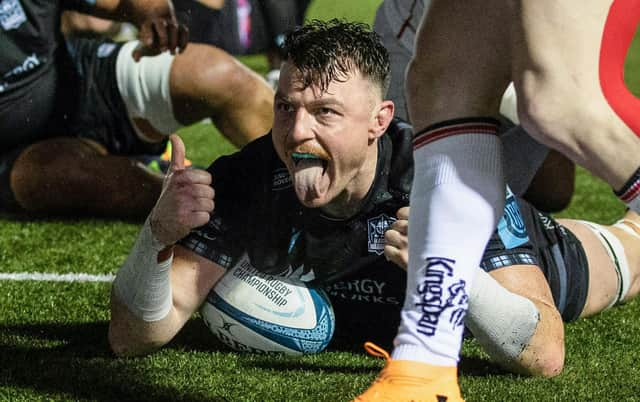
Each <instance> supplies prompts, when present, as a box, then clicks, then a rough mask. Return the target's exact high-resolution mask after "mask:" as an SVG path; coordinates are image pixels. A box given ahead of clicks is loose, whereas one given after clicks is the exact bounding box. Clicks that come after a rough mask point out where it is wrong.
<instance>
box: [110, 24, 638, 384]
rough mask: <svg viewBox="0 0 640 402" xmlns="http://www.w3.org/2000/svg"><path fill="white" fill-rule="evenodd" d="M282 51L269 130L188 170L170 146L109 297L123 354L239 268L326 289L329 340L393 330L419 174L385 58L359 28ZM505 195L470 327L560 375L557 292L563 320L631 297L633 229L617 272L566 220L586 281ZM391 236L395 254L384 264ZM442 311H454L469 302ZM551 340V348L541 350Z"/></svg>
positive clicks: (186, 312)
mask: <svg viewBox="0 0 640 402" xmlns="http://www.w3.org/2000/svg"><path fill="white" fill-rule="evenodd" d="M285 51H286V52H287V53H286V54H287V59H286V60H287V61H286V62H285V63H284V65H283V68H282V74H281V79H280V81H279V86H278V90H277V93H276V97H275V102H274V108H275V118H274V124H273V129H272V132H271V133H270V134H269V135H267V136H264V137H262V138H260V139H258V140H256V141H254V142H252V143H250V144H249V145H247V146H246V147H244V148H243V149H242V150H241V151H239V152H238V153H236V154H234V155H231V156H227V157H222V158H219V159H218V160H216V161H215V162H214V163H213V164H212V165H211V166H210V167H209V168H208V169H207V171H203V170H198V169H191V170H185V169H184V166H183V163H182V161H183V159H184V146H183V144H182V142H181V140H180V139H179V137H177V136H172V137H171V141H172V144H173V147H172V162H171V167H170V170H169V174H168V176H167V177H166V179H165V185H164V191H163V193H162V194H161V196H160V198H159V199H158V202H157V204H156V206H155V207H154V209H153V211H152V213H151V214H150V216H149V218H148V219H147V222H146V223H145V225H144V226H143V228H142V230H141V233H140V235H139V237H138V239H137V240H136V243H135V245H134V247H133V249H132V251H131V253H130V255H129V257H128V258H127V260H126V262H125V263H124V265H123V267H122V268H121V269H120V270H119V271H118V273H117V277H116V280H115V282H114V285H113V289H112V295H111V321H110V326H109V341H110V345H111V347H112V349H113V351H114V352H115V353H116V354H117V355H119V356H132V355H141V354H146V353H150V352H153V351H155V350H157V349H158V348H159V347H161V346H162V345H164V344H166V343H167V342H169V341H170V340H171V339H172V338H173V337H174V336H175V335H176V334H177V333H178V331H180V329H181V328H182V327H183V325H184V324H185V323H186V322H187V320H189V319H190V318H191V317H192V315H193V314H194V312H196V311H197V310H198V309H199V308H200V306H201V305H202V303H203V302H204V301H205V299H206V297H207V294H208V293H209V291H210V290H211V289H212V288H213V286H214V285H215V284H216V283H217V282H218V280H219V279H220V278H221V277H222V275H223V274H224V273H225V270H226V269H229V268H230V267H233V266H235V265H237V264H240V263H246V262H247V261H249V262H250V263H251V264H252V265H253V266H255V267H256V268H257V269H258V270H260V271H263V272H268V273H270V274H274V275H281V276H283V277H284V276H286V277H289V278H297V279H301V280H304V281H306V282H311V283H312V284H314V285H317V286H323V287H324V288H325V289H326V290H327V293H328V294H329V296H330V300H331V302H332V304H333V308H334V311H335V314H336V339H339V338H349V339H350V340H351V342H354V341H356V340H357V341H358V342H359V341H364V340H374V341H376V342H389V340H390V339H391V338H392V337H393V336H394V334H395V332H396V330H397V324H398V321H399V310H400V308H401V305H402V300H403V298H404V294H405V287H406V273H405V271H404V270H402V269H400V268H398V266H397V265H396V263H397V264H398V265H400V266H405V265H406V264H405V263H406V257H403V255H406V254H405V246H404V245H405V244H406V242H405V237H406V235H405V234H406V226H407V225H406V213H407V210H406V209H402V208H404V207H407V206H408V196H409V190H410V186H411V179H412V174H413V165H412V158H411V127H410V126H409V125H407V124H406V123H403V122H402V121H400V120H397V119H396V120H394V119H392V116H393V110H394V106H393V103H392V102H390V101H386V100H384V93H385V90H386V88H385V86H386V83H387V82H388V72H389V67H388V64H389V62H388V58H387V54H386V50H385V49H384V47H383V46H382V45H381V44H380V42H379V40H378V38H377V37H376V36H374V35H373V34H371V32H370V31H368V30H367V29H365V28H364V27H363V26H362V25H360V24H355V23H341V22H337V21H332V22H328V23H320V22H314V23H310V24H308V25H306V26H305V27H302V28H300V29H299V30H296V31H294V32H293V33H291V34H290V35H289V36H288V37H287V39H286V41H285ZM214 189H215V204H214ZM506 195H507V201H506V205H507V207H506V209H505V213H504V222H503V223H501V225H500V226H499V227H498V229H497V230H496V233H495V235H494V239H493V242H492V243H491V245H490V247H489V248H488V249H487V253H486V255H485V259H484V263H483V266H482V268H483V269H485V270H488V271H490V272H491V274H489V275H487V274H486V273H485V271H481V270H480V269H478V277H480V279H478V283H482V286H480V285H479V286H477V287H476V288H477V289H478V291H477V292H474V293H473V294H472V295H471V296H472V300H471V301H470V303H471V304H472V305H473V307H472V310H473V311H474V312H473V313H472V314H471V317H472V318H471V319H470V320H469V321H470V322H471V324H470V327H471V328H472V330H473V331H474V334H475V336H476V337H477V338H478V339H479V340H480V342H481V343H482V344H483V345H485V347H486V348H487V351H488V352H489V353H490V354H491V355H492V356H493V357H494V358H495V359H496V361H497V362H499V363H501V364H503V365H504V366H507V367H509V368H511V369H514V370H517V371H520V372H528V373H530V374H537V375H549V376H550V375H554V374H557V373H558V372H559V371H560V370H561V368H562V361H563V359H562V353H561V351H562V349H563V342H562V336H561V335H562V321H561V318H560V317H561V315H560V312H558V310H557V309H556V308H555V307H554V300H553V299H552V294H554V295H556V298H557V301H556V302H557V304H558V305H559V306H560V307H561V309H560V310H561V313H562V314H563V316H565V317H566V318H567V320H569V319H575V318H577V317H579V316H580V315H581V314H590V313H594V312H596V311H600V310H602V309H603V308H605V307H606V306H608V305H610V304H612V302H615V301H616V300H617V298H618V297H617V296H618V295H620V298H622V299H626V298H629V297H631V295H634V294H635V292H636V291H637V285H636V284H635V282H633V285H632V286H631V288H630V290H628V291H624V292H618V286H619V281H620V279H619V278H622V279H624V280H625V281H624V282H623V286H622V287H623V288H624V289H626V288H627V284H628V283H631V281H633V280H634V279H635V277H636V270H637V266H638V256H637V255H636V254H634V252H633V249H632V248H631V247H630V245H631V244H632V242H633V241H637V239H636V237H634V235H633V234H632V230H633V229H632V227H633V225H631V224H624V225H621V226H619V227H615V228H610V232H611V233H612V235H611V236H609V237H608V241H609V242H610V243H611V244H613V245H616V244H618V243H619V242H621V244H622V246H619V245H616V246H615V247H614V251H615V252H616V255H617V259H618V261H622V260H623V259H624V258H625V254H624V246H626V247H627V248H628V249H629V250H630V251H629V254H628V255H627V257H626V259H627V260H628V262H629V264H626V265H625V264H621V267H620V271H621V272H622V274H621V275H619V276H618V275H616V271H615V270H614V269H613V268H612V267H613V265H612V263H611V260H610V259H608V257H607V254H606V251H605V249H604V248H603V247H602V246H601V245H600V243H598V237H597V235H595V234H593V233H592V232H591V231H590V229H588V227H587V226H584V225H583V224H581V223H568V224H567V227H569V228H571V229H572V230H573V231H574V232H575V235H577V236H580V238H581V239H583V240H584V241H585V242H587V244H588V245H589V248H590V249H592V250H590V251H589V252H588V258H589V262H590V263H591V265H592V266H593V268H591V271H592V272H591V273H590V272H589V271H588V265H587V257H586V256H585V254H584V249H583V247H582V246H581V245H580V242H579V241H578V240H577V239H576V237H575V236H574V234H573V233H572V232H571V231H569V230H567V229H565V227H561V226H558V225H557V224H556V223H555V222H554V221H553V220H552V219H551V218H549V217H547V216H545V215H542V214H539V213H537V212H536V211H535V210H534V209H532V208H531V207H530V206H528V205H527V204H526V203H525V202H523V201H520V200H518V199H516V198H515V197H513V196H512V195H511V194H510V193H508V192H506ZM396 213H399V214H400V220H398V221H397V223H395V224H393V221H394V220H395V216H396ZM630 219H633V220H635V219H636V218H635V217H634V216H631V215H630ZM523 223H524V224H526V231H525V226H524V225H523ZM388 228H391V231H388V232H387V233H388V234H387V249H386V257H387V258H388V259H389V260H388V259H387V258H385V255H383V254H384V252H385V240H384V232H385V231H386V230H387V229H388ZM616 236H617V237H616ZM616 238H619V242H618V241H616ZM636 250H637V247H636ZM628 271H629V272H628ZM543 272H547V273H548V274H549V277H550V279H551V280H550V282H549V283H550V285H549V284H548V282H547V281H546V280H545V276H544V275H543ZM589 273H590V274H591V276H592V278H591V281H589V279H588V278H589V277H588V274H589ZM492 275H493V276H492ZM494 276H495V278H493V277H494ZM554 278H559V279H558V280H555V279H554ZM500 283H502V284H503V285H501V284H500ZM589 284H592V286H593V287H596V286H597V289H589V288H588V286H589ZM436 285H437V284H436ZM530 285H531V286H532V288H528V286H530ZM550 288H551V289H553V292H551V291H550V290H549V289H550ZM506 289H511V290H512V292H510V291H507V290H506ZM588 291H590V292H591V293H590V294H589V293H588ZM525 292H528V293H525ZM517 293H525V296H527V297H530V298H531V300H530V299H528V298H527V297H523V296H519V295H517ZM365 296H366V297H365ZM487 297H489V299H490V300H489V301H490V302H489V303H487V302H486V298H487ZM496 300H498V301H499V303H495V301H496ZM449 302H450V304H451V305H452V307H454V308H458V307H466V305H467V302H468V300H467V299H466V298H459V299H452V300H450V301H449ZM381 317H383V318H381ZM509 326H515V331H511V330H509V329H510V328H509ZM203 328H204V327H203ZM550 335H553V336H554V337H555V338H554V339H553V340H552V342H550V343H545V342H546V341H547V340H548V339H546V337H547V336H550ZM543 339H544V341H545V342H541V340H543ZM534 354H535V355H536V359H532V358H530V356H533V355H534ZM543 354H544V356H547V354H548V355H551V356H552V359H547V360H544V359H542V358H541V357H542V356H543ZM390 362H395V364H393V365H392V366H391V367H392V371H390V374H391V375H393V369H394V367H400V366H402V367H400V368H401V369H404V368H405V367H409V366H406V365H404V361H401V360H397V361H393V360H392V361H390ZM398 362H399V363H398ZM398 364H400V366H398ZM413 374H414V375H415V377H416V379H420V378H421V377H422V375H423V373H421V372H419V371H416V372H414V373H413Z"/></svg>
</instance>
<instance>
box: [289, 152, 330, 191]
mask: <svg viewBox="0 0 640 402" xmlns="http://www.w3.org/2000/svg"><path fill="white" fill-rule="evenodd" d="M291 159H292V160H293V185H294V188H295V190H296V194H297V195H298V198H300V199H301V200H303V201H309V202H311V201H313V200H314V199H318V198H322V197H323V196H324V195H325V194H326V193H327V191H328V190H329V177H327V175H326V171H327V161H326V159H323V158H322V157H320V156H318V155H316V154H314V153H308V152H293V153H292V154H291Z"/></svg>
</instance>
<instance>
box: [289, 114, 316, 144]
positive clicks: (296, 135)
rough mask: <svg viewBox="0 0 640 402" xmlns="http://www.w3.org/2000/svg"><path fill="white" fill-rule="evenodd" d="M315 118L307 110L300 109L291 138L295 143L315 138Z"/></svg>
mask: <svg viewBox="0 0 640 402" xmlns="http://www.w3.org/2000/svg"><path fill="white" fill-rule="evenodd" d="M312 125H313V116H312V115H311V114H310V113H309V112H307V110H306V109H305V108H299V109H298V110H297V111H296V114H295V117H294V119H293V124H292V125H291V128H290V133H289V137H290V138H291V140H292V141H293V142H295V143H300V142H304V141H306V140H309V139H311V138H313V130H312V129H311V128H312Z"/></svg>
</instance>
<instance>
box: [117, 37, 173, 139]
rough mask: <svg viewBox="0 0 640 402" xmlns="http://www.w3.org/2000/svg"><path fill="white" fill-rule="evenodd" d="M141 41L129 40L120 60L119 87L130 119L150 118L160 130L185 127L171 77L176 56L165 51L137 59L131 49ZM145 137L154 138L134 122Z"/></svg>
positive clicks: (168, 132)
mask: <svg viewBox="0 0 640 402" xmlns="http://www.w3.org/2000/svg"><path fill="white" fill-rule="evenodd" d="M136 46H138V41H132V42H127V43H126V44H124V46H122V48H121V49H120V53H118V58H117V60H116V80H117V84H118V90H119V91H120V95H121V96H122V99H123V100H124V103H125V105H126V107H127V112H128V114H129V119H132V118H143V119H146V120H147V121H148V122H149V123H150V124H151V125H152V126H153V128H155V129H156V130H157V131H159V132H161V133H162V134H165V135H170V134H172V133H174V132H175V131H176V130H178V129H179V128H181V127H182V125H181V124H180V123H178V122H177V121H176V119H175V117H174V115H173V106H172V104H171V93H170V87H169V77H170V73H171V64H172V63H173V58H174V56H173V55H171V54H170V53H169V52H164V53H162V54H159V55H157V56H153V57H142V58H141V59H140V61H139V62H136V61H135V60H133V57H132V56H131V53H132V52H133V49H135V48H136ZM132 125H133V126H134V129H135V130H136V132H137V133H138V135H139V136H140V138H141V139H143V140H145V141H151V140H150V139H149V138H147V136H145V135H144V133H142V132H141V131H140V130H139V129H138V128H137V127H136V126H135V124H133V123H132Z"/></svg>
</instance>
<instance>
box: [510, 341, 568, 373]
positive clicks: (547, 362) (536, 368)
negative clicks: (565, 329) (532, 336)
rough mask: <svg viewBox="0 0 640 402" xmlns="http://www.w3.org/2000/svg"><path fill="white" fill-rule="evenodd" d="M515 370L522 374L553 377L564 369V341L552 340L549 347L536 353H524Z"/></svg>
mask: <svg viewBox="0 0 640 402" xmlns="http://www.w3.org/2000/svg"><path fill="white" fill-rule="evenodd" d="M517 366H518V367H517V368H516V369H515V371H517V372H519V373H520V374H524V375H528V376H533V377H544V378H551V377H555V376H557V375H559V374H560V373H561V372H562V370H563V369H564V343H558V342H555V341H553V342H550V343H549V345H548V346H547V347H545V348H544V349H542V350H538V351H536V352H535V353H523V355H522V356H521V357H520V359H519V362H518V363H517Z"/></svg>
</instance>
